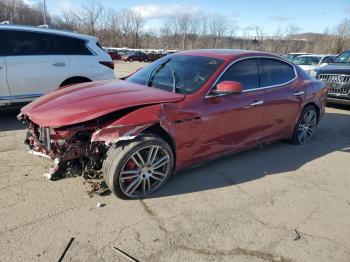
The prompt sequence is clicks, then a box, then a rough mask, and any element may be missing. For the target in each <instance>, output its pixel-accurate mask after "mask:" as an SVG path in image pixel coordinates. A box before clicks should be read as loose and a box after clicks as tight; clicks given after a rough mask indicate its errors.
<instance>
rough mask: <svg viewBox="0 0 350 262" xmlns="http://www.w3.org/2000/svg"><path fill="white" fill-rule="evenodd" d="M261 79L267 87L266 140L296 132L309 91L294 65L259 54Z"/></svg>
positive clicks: (263, 124)
mask: <svg viewBox="0 0 350 262" xmlns="http://www.w3.org/2000/svg"><path fill="white" fill-rule="evenodd" d="M259 65H260V72H261V81H260V85H261V87H262V88H264V89H265V90H266V97H265V102H264V105H265V115H264V119H263V122H262V126H261V128H262V132H263V137H264V142H268V141H273V140H276V139H279V138H286V136H289V135H291V134H292V133H293V130H294V127H295V122H296V120H297V118H298V116H299V113H300V110H301V107H302V104H303V101H304V96H305V91H304V86H303V85H302V84H300V82H299V83H298V80H297V75H296V71H295V70H294V67H293V65H291V64H289V63H286V62H284V61H282V60H279V59H277V58H259Z"/></svg>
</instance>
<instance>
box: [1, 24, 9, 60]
mask: <svg viewBox="0 0 350 262" xmlns="http://www.w3.org/2000/svg"><path fill="white" fill-rule="evenodd" d="M0 39H7V34H6V31H5V30H0ZM7 52H8V46H7V41H0V56H6V55H7Z"/></svg>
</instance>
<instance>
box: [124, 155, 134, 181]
mask: <svg viewBox="0 0 350 262" xmlns="http://www.w3.org/2000/svg"><path fill="white" fill-rule="evenodd" d="M126 168H127V169H128V170H133V169H135V168H136V164H135V163H134V161H132V160H131V159H130V160H129V161H128V163H127V164H126ZM134 180H135V178H128V179H125V181H126V182H127V183H128V184H130V183H131V182H132V181H134Z"/></svg>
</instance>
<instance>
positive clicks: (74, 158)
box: [17, 114, 107, 180]
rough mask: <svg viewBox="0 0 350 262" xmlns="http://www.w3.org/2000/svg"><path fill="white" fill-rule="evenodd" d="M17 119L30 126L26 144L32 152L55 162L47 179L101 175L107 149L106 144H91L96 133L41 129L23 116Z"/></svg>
mask: <svg viewBox="0 0 350 262" xmlns="http://www.w3.org/2000/svg"><path fill="white" fill-rule="evenodd" d="M17 118H18V119H19V120H20V121H21V122H22V123H23V124H25V125H26V126H27V132H26V137H25V140H24V144H25V147H26V148H27V150H28V152H29V153H30V154H33V155H36V156H41V157H46V158H49V159H51V160H53V162H54V166H53V167H52V168H50V170H49V172H48V173H47V174H45V175H44V176H45V177H47V178H48V179H51V180H57V179H60V178H63V177H65V176H78V175H82V176H84V177H85V178H89V179H90V178H94V179H95V178H99V177H100V176H101V171H100V170H101V167H102V157H103V155H104V154H105V152H106V150H107V147H106V145H105V144H104V143H102V142H94V143H91V134H92V132H93V130H80V132H79V131H77V130H60V129H54V128H50V127H41V126H39V125H37V124H35V123H34V122H32V121H31V120H30V119H29V118H28V117H27V116H25V115H23V114H19V115H18V116H17Z"/></svg>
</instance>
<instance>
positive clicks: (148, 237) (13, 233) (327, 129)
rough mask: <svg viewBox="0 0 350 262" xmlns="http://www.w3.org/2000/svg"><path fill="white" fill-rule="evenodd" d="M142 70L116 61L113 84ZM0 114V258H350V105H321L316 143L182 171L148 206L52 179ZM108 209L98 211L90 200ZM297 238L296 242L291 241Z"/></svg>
mask: <svg viewBox="0 0 350 262" xmlns="http://www.w3.org/2000/svg"><path fill="white" fill-rule="evenodd" d="M143 65H144V63H138V62H134V63H124V62H117V63H116V70H117V71H118V76H121V75H125V74H127V73H128V72H132V71H134V70H135V69H137V68H138V67H140V66H143ZM17 111H18V109H16V108H14V109H6V110H4V109H2V110H0V190H1V193H0V236H1V237H0V261H1V262H3V261H58V260H59V258H60V257H61V255H62V253H63V251H64V250H65V248H66V246H67V244H68V243H69V241H70V240H71V238H74V241H73V242H72V244H71V246H70V248H69V249H68V251H67V253H66V255H65V258H64V260H63V261H130V260H127V259H126V258H125V257H123V256H122V255H120V253H119V252H117V251H116V250H115V249H114V248H113V247H117V248H119V249H121V250H123V251H124V252H126V253H128V254H129V255H131V256H132V257H134V258H136V259H138V260H140V261H282V262H288V261H305V262H306V261H307V262H310V261H344V262H348V261H350V108H349V107H342V108H327V112H326V114H325V117H324V119H323V120H322V122H321V124H320V126H319V128H318V129H317V132H316V134H315V136H314V138H313V140H312V141H311V142H310V143H309V144H307V145H303V146H294V145H290V144H287V143H284V142H279V143H275V144H272V145H269V146H265V147H262V148H257V149H254V150H250V151H246V152H243V153H239V154H236V155H232V156H228V157H225V158H222V159H219V160H216V161H213V162H210V163H206V164H205V165H203V166H201V167H197V168H194V169H191V170H189V171H186V172H182V173H179V174H177V175H175V176H174V177H172V178H171V179H170V180H169V181H168V183H167V184H166V185H165V186H164V187H163V188H161V189H160V190H159V191H158V192H157V193H156V194H154V195H152V196H151V197H150V198H148V199H145V200H131V201H125V200H120V199H117V198H116V197H114V196H112V195H109V196H105V197H100V196H94V197H92V198H88V197H87V193H86V191H87V190H89V186H88V185H87V184H85V185H84V184H83V179H82V178H80V177H78V178H67V179H62V180H59V181H55V182H53V181H49V180H47V179H45V178H43V177H42V175H43V174H44V173H45V172H46V171H47V168H48V167H49V166H50V165H51V162H50V161H48V160H46V159H42V158H38V157H35V156H31V155H29V154H27V153H26V151H25V150H24V149H23V146H22V144H23V143H22V141H23V137H24V133H25V130H24V129H23V127H22V126H21V124H20V123H18V122H17V120H16V114H17ZM99 202H100V203H102V204H105V206H103V207H100V208H97V207H96V205H97V203H99ZM295 230H297V232H298V234H299V235H300V239H297V238H296V237H297V233H296V232H295Z"/></svg>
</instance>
